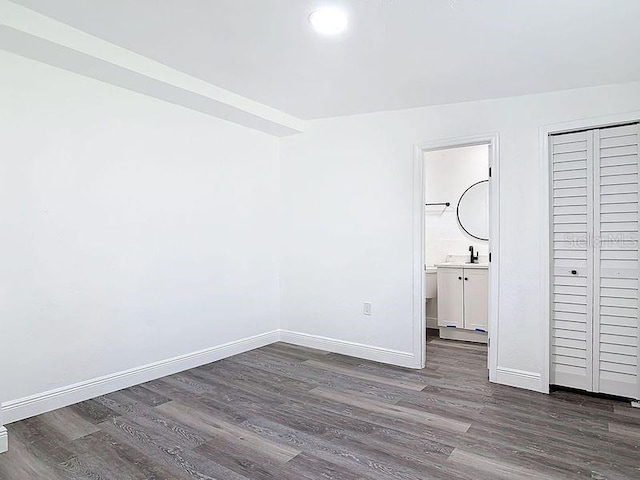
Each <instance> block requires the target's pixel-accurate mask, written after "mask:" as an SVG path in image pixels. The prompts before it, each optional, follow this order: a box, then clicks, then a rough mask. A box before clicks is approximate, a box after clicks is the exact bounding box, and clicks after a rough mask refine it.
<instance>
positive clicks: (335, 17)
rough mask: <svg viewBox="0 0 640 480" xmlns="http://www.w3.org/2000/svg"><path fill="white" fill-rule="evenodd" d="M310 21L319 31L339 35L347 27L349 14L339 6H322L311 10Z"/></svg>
mask: <svg viewBox="0 0 640 480" xmlns="http://www.w3.org/2000/svg"><path fill="white" fill-rule="evenodd" d="M309 23H311V25H312V26H313V28H315V29H316V31H317V32H319V33H323V34H325V35H337V34H339V33H342V32H344V31H345V30H346V29H347V25H348V24H349V19H348V18H347V14H346V13H345V12H343V11H342V10H340V9H338V8H320V9H318V10H314V11H313V12H311V15H309Z"/></svg>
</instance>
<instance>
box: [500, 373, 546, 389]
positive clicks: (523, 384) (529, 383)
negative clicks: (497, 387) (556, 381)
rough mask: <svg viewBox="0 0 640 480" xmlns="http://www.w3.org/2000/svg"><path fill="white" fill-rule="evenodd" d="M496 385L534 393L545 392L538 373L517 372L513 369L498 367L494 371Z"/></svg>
mask: <svg viewBox="0 0 640 480" xmlns="http://www.w3.org/2000/svg"><path fill="white" fill-rule="evenodd" d="M496 383H500V384H502V385H509V386H510V387H516V388H524V389H526V390H533V391H534V392H541V393H547V392H545V389H544V388H542V379H541V377H540V374H539V373H535V372H527V371H525V370H517V369H515V368H505V367H498V368H497V369H496Z"/></svg>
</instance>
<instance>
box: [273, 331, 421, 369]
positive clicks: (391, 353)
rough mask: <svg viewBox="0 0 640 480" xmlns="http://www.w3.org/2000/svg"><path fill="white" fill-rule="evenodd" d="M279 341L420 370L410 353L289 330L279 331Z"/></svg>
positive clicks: (418, 364) (418, 360) (418, 363)
mask: <svg viewBox="0 0 640 480" xmlns="http://www.w3.org/2000/svg"><path fill="white" fill-rule="evenodd" d="M280 341H281V342H285V343H291V344H293V345H300V346H301V347H309V348H317V349H318V350H325V351H327V352H335V353H340V354H342V355H348V356H350V357H358V358H364V359H366V360H373V361H375V362H381V363H389V364H391V365H397V366H400V367H407V368H421V365H420V359H419V358H417V359H416V356H415V355H414V354H413V353H410V352H402V351H399V350H391V349H389V348H383V347H376V346H373V345H364V344H362V343H356V342H348V341H345V340H338V339H335V338H328V337H321V336H319V335H310V334H308V333H300V332H292V331H290V330H280Z"/></svg>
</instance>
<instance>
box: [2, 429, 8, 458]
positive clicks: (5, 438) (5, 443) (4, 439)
mask: <svg viewBox="0 0 640 480" xmlns="http://www.w3.org/2000/svg"><path fill="white" fill-rule="evenodd" d="M7 450H9V435H8V434H7V429H6V428H5V427H0V453H4V452H6V451H7Z"/></svg>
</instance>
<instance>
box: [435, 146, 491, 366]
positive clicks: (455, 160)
mask: <svg viewBox="0 0 640 480" xmlns="http://www.w3.org/2000/svg"><path fill="white" fill-rule="evenodd" d="M489 154H490V153H489V146H488V145H474V146H466V147H457V148H449V149H445V150H437V151H429V152H425V153H424V174H425V237H424V238H425V246H424V247H425V265H424V267H425V308H426V318H427V332H426V334H427V339H428V343H427V352H428V350H429V343H430V342H433V341H434V339H437V341H445V340H446V341H447V342H448V341H453V342H460V343H459V344H456V346H461V347H463V346H467V345H471V344H476V345H478V346H483V345H482V344H487V341H488V327H489V326H488V323H489V322H488V305H489ZM483 347H484V346H483ZM427 362H428V353H427Z"/></svg>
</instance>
